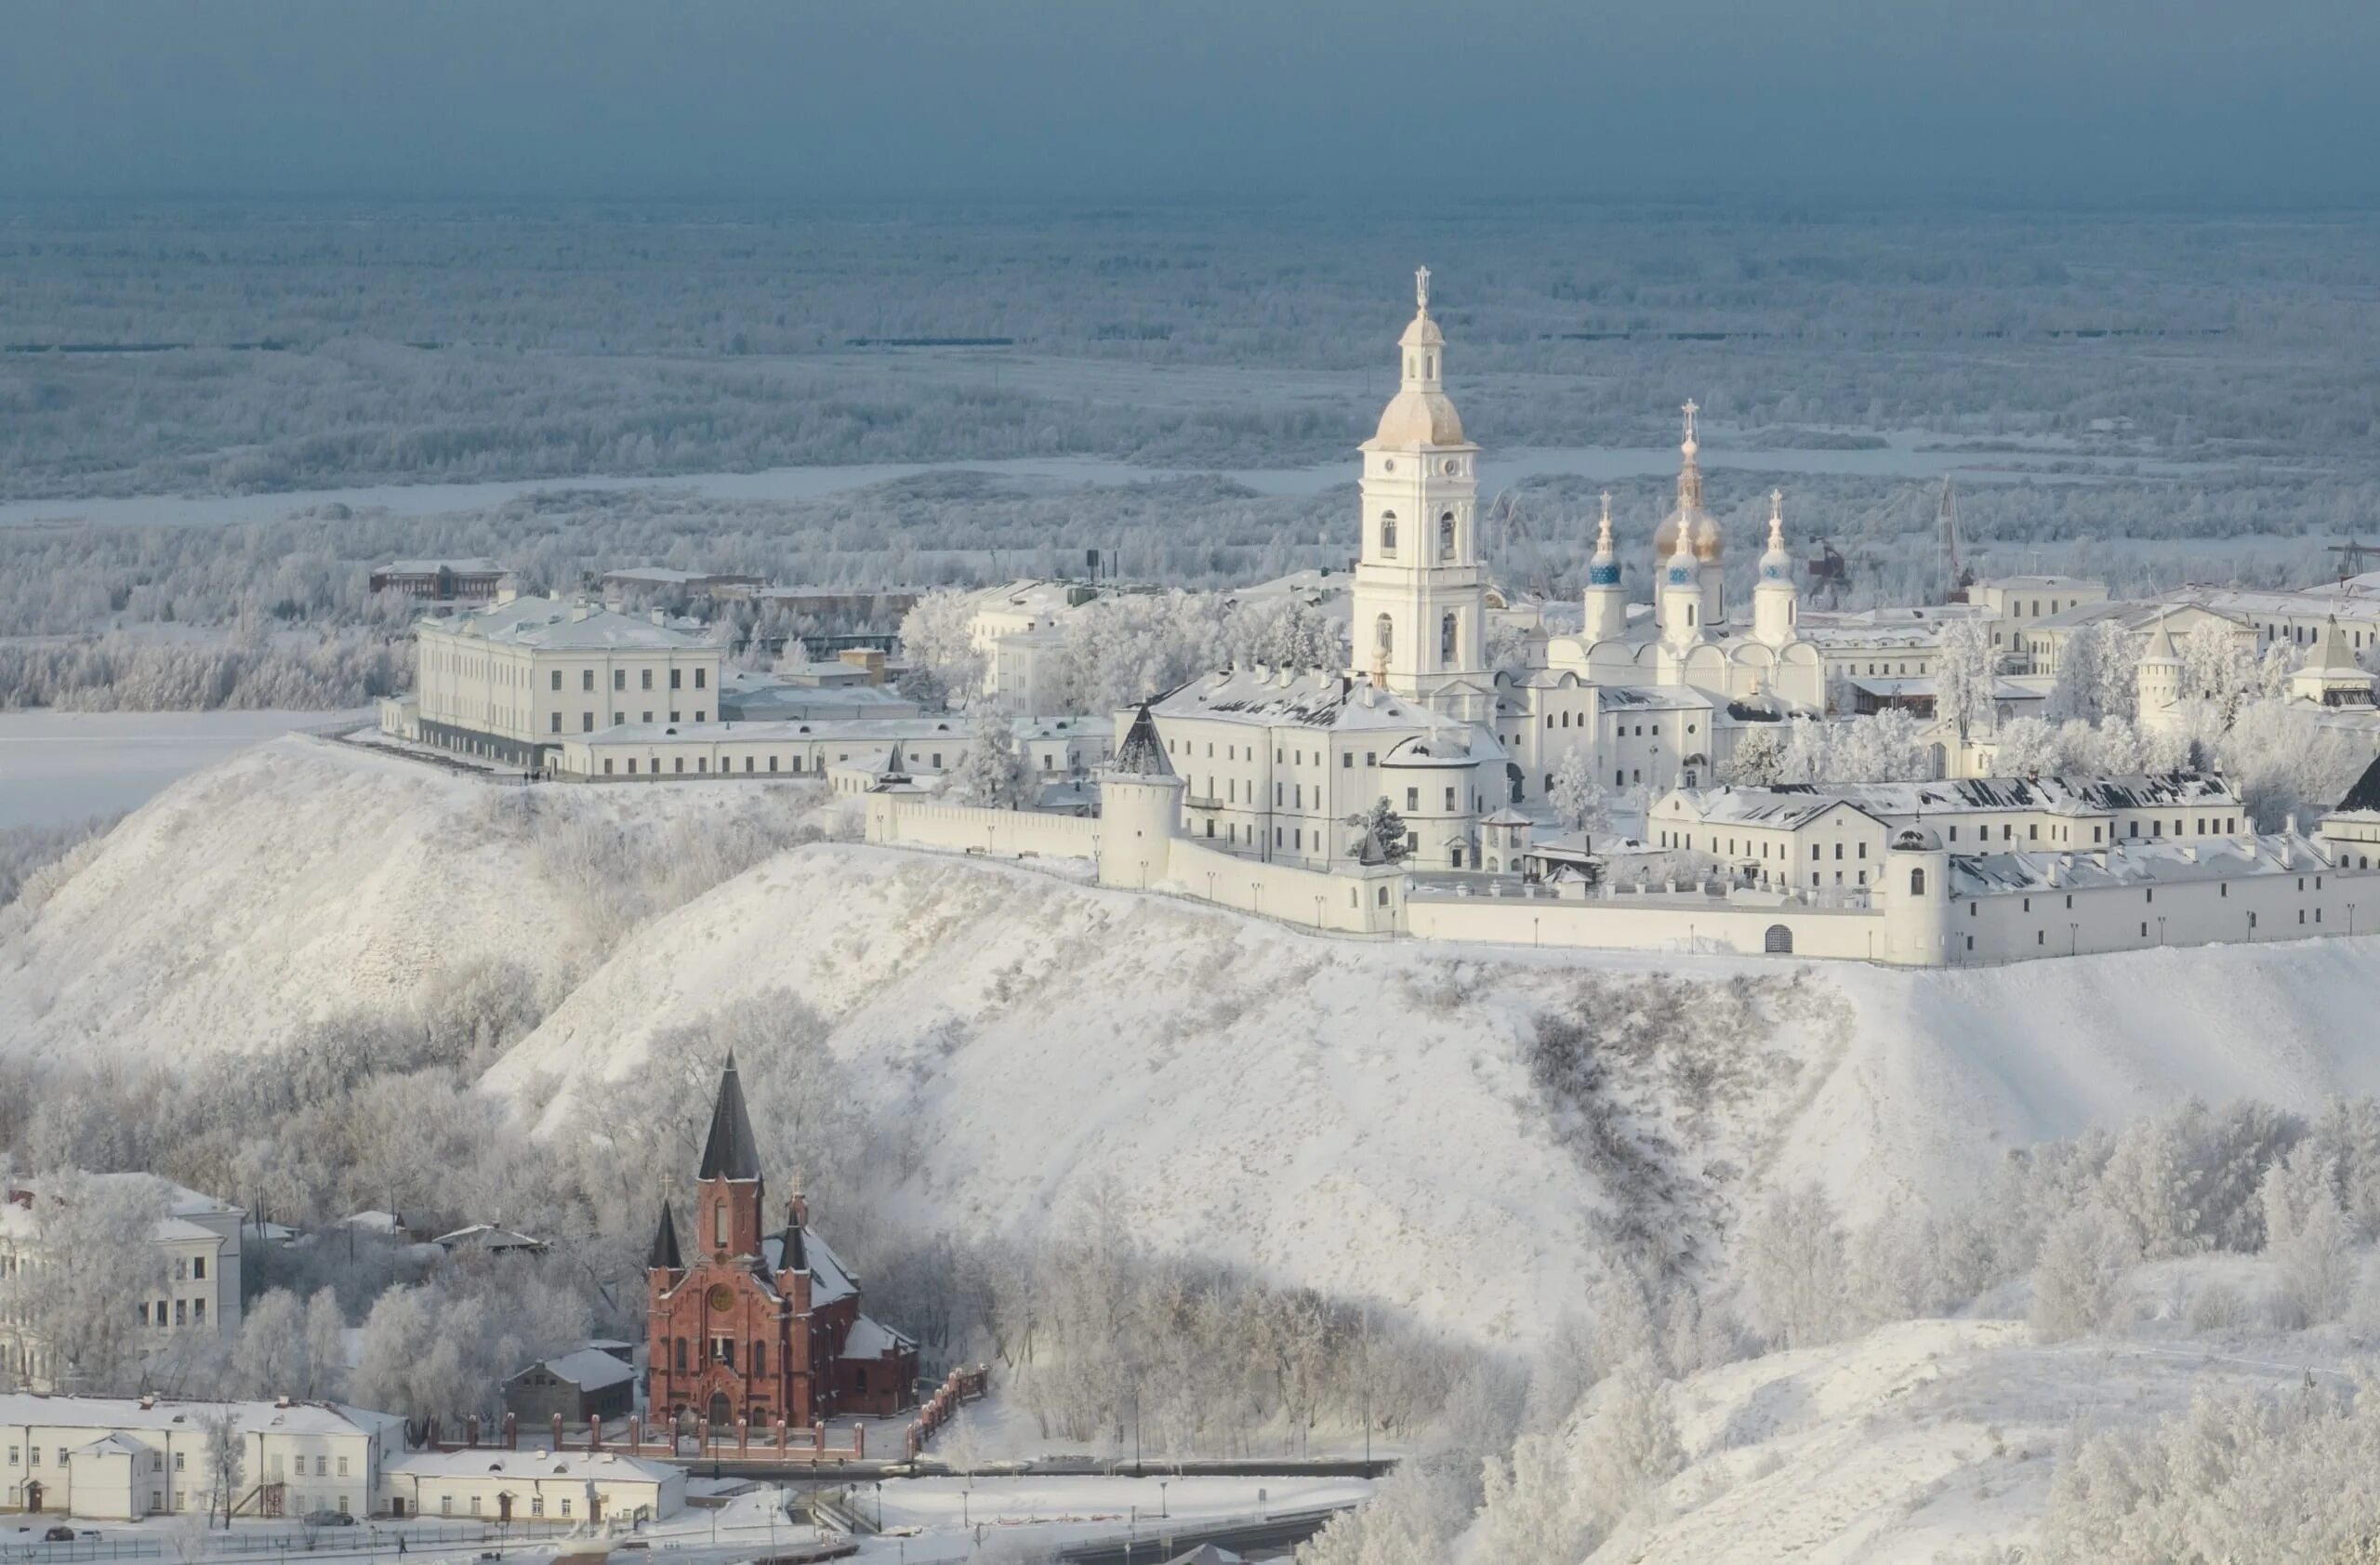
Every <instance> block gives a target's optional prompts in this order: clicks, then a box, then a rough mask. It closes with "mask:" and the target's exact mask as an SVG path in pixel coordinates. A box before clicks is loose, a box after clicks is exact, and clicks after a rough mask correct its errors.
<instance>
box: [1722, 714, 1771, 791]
mask: <svg viewBox="0 0 2380 1565" xmlns="http://www.w3.org/2000/svg"><path fill="white" fill-rule="evenodd" d="M1717 776H1718V778H1719V780H1720V781H1721V782H1723V783H1729V784H1732V785H1734V786H1735V787H1738V788H1765V787H1767V786H1768V785H1769V784H1770V783H1773V782H1781V781H1783V780H1784V776H1785V736H1783V735H1782V734H1780V733H1779V732H1778V728H1777V725H1776V724H1774V723H1761V724H1758V725H1755V726H1752V727H1748V728H1746V729H1744V730H1743V731H1742V732H1741V733H1740V734H1739V736H1737V739H1736V748H1735V750H1734V752H1733V753H1732V754H1730V755H1729V756H1728V757H1727V759H1726V760H1725V761H1723V762H1721V763H1719V770H1718V774H1717Z"/></svg>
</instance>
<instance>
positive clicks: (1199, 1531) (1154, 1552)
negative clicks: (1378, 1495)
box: [1058, 1509, 1338, 1565]
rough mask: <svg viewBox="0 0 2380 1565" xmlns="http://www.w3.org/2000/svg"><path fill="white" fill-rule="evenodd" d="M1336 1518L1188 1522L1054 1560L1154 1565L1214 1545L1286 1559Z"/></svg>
mask: <svg viewBox="0 0 2380 1565" xmlns="http://www.w3.org/2000/svg"><path fill="white" fill-rule="evenodd" d="M1337 1514H1338V1512H1337V1511H1336V1510H1335V1509H1334V1510H1324V1511H1300V1512H1298V1513H1297V1514H1296V1515H1294V1516H1276V1517H1275V1518H1273V1519H1271V1520H1269V1521H1221V1522H1190V1523H1185V1524H1184V1525H1183V1528H1182V1529H1181V1530H1179V1531H1175V1532H1165V1533H1162V1534H1159V1533H1157V1532H1144V1533H1143V1534H1142V1535H1141V1536H1140V1537H1139V1538H1137V1539H1133V1540H1130V1541H1115V1540H1110V1541H1107V1542H1104V1543H1095V1544H1077V1545H1073V1546H1072V1547H1069V1548H1063V1549H1060V1550H1059V1551H1058V1558H1061V1559H1065V1560H1071V1561H1073V1562H1074V1565H1158V1562H1159V1561H1161V1560H1167V1559H1171V1558H1174V1557H1175V1556H1177V1555H1181V1554H1185V1553H1187V1552H1188V1551H1190V1550H1191V1549H1194V1548H1197V1546H1198V1545H1200V1544H1214V1545H1217V1546H1219V1547H1222V1548H1227V1549H1230V1550H1231V1551H1232V1552H1233V1553H1235V1554H1245V1555H1251V1556H1252V1555H1255V1554H1256V1553H1258V1552H1259V1551H1271V1550H1277V1551H1279V1552H1281V1553H1284V1554H1286V1553H1288V1552H1289V1550H1290V1549H1291V1548H1293V1547H1295V1546H1296V1545H1299V1544H1302V1543H1303V1542H1305V1541H1306V1540H1307V1539H1308V1538H1311V1537H1313V1536H1314V1535H1315V1534H1316V1532H1321V1531H1322V1524H1323V1523H1324V1522H1326V1521H1329V1519H1331V1518H1332V1517H1333V1516H1336V1515H1337Z"/></svg>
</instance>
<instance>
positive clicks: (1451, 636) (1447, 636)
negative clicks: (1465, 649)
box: [1438, 610, 1455, 666]
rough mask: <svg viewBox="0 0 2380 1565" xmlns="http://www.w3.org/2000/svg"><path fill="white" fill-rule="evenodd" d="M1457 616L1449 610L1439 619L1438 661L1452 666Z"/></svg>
mask: <svg viewBox="0 0 2380 1565" xmlns="http://www.w3.org/2000/svg"><path fill="white" fill-rule="evenodd" d="M1454 643H1455V617H1454V614H1453V611H1451V610H1449V611H1448V613H1447V616H1446V617H1445V618H1443V619H1441V620H1439V621H1438V661H1440V662H1441V663H1445V664H1448V666H1451V665H1452V664H1453V662H1454Z"/></svg>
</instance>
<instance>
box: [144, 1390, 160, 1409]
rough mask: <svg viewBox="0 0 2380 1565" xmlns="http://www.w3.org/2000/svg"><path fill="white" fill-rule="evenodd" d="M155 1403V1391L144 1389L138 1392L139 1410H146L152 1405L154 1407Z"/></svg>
mask: <svg viewBox="0 0 2380 1565" xmlns="http://www.w3.org/2000/svg"><path fill="white" fill-rule="evenodd" d="M156 1405H157V1395H156V1393H155V1392H153V1391H144V1392H142V1393H141V1394H140V1411H141V1412H148V1411H149V1410H150V1409H151V1408H153V1407H155V1406H156Z"/></svg>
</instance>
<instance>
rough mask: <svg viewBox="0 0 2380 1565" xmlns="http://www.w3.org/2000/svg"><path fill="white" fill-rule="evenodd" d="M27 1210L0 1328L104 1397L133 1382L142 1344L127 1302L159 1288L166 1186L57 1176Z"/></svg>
mask: <svg viewBox="0 0 2380 1565" xmlns="http://www.w3.org/2000/svg"><path fill="white" fill-rule="evenodd" d="M29 1215H30V1218H31V1223H32V1227H33V1233H32V1235H31V1237H30V1240H29V1241H28V1242H27V1243H26V1245H25V1251H26V1260H25V1261H24V1262H23V1263H22V1264H20V1265H19V1266H17V1267H14V1268H12V1269H11V1270H10V1271H9V1273H8V1275H7V1278H6V1279H5V1280H0V1306H5V1307H0V1322H5V1325H0V1330H5V1331H6V1332H7V1333H8V1334H9V1335H10V1336H12V1337H13V1338H15V1339H16V1340H15V1342H14V1344H13V1345H12V1346H15V1347H17V1348H18V1349H19V1350H20V1352H30V1353H32V1354H33V1356H34V1357H35V1358H36V1359H37V1360H40V1361H46V1363H48V1364H49V1365H50V1366H51V1367H52V1373H51V1374H50V1377H49V1378H50V1379H51V1380H52V1381H53V1382H55V1383H58V1384H64V1385H72V1386H73V1387H74V1388H75V1389H76V1390H78V1391H83V1392H86V1393H98V1394H111V1393H118V1392H122V1391H124V1390H126V1389H127V1388H129V1387H130V1386H132V1385H133V1383H134V1382H135V1381H136V1379H137V1378H138V1376H139V1357H140V1349H141V1346H142V1341H141V1337H140V1333H139V1323H138V1322H137V1320H135V1318H134V1316H133V1312H132V1310H131V1308H130V1306H129V1305H128V1304H127V1301H128V1300H133V1299H145V1298H148V1297H150V1296H151V1295H152V1294H153V1293H157V1292H158V1288H157V1286H156V1284H157V1282H158V1280H159V1279H160V1277H161V1276H162V1275H163V1268H164V1266H165V1262H164V1259H163V1256H162V1253H161V1252H160V1251H159V1250H158V1249H157V1247H156V1243H155V1240H154V1235H155V1232H156V1227H157V1224H158V1223H159V1221H160V1220H162V1219H163V1218H164V1216H165V1187H164V1185H163V1184H162V1183H161V1182H159V1181H157V1180H153V1179H149V1178H144V1177H139V1176H126V1175H111V1176H108V1177H104V1178H102V1177H95V1176H93V1175H90V1174H79V1173H73V1172H65V1173H59V1174H50V1175H47V1176H45V1177H44V1178H42V1179H41V1180H39V1181H38V1182H37V1193H36V1194H35V1196H34V1198H33V1209H32V1212H31V1213H30V1214H29ZM8 1361H9V1362H11V1363H13V1362H15V1361H17V1359H16V1356H15V1355H11V1356H10V1357H9V1359H8Z"/></svg>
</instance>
